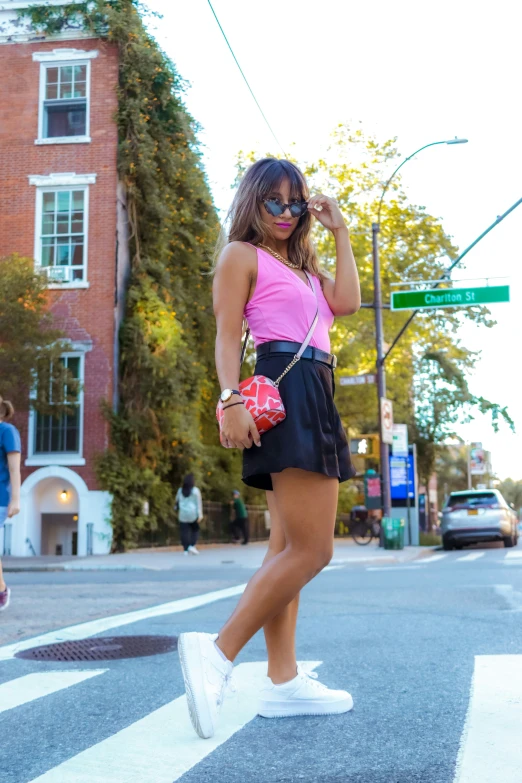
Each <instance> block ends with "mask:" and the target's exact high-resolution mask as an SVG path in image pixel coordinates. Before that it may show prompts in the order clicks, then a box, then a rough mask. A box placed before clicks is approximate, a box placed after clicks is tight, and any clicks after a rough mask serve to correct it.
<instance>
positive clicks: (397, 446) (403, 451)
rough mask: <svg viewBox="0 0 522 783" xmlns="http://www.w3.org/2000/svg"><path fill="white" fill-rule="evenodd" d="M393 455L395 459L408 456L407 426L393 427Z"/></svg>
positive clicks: (398, 425) (397, 425) (396, 425)
mask: <svg viewBox="0 0 522 783" xmlns="http://www.w3.org/2000/svg"><path fill="white" fill-rule="evenodd" d="M392 454H393V456H394V457H406V456H407V455H408V427H407V425H406V424H394V425H393V443H392Z"/></svg>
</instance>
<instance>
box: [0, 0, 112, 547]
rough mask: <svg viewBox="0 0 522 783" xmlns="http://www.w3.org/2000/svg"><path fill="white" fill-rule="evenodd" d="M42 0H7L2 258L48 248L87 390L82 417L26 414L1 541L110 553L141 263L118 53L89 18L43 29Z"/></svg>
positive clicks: (2, 17)
mask: <svg viewBox="0 0 522 783" xmlns="http://www.w3.org/2000/svg"><path fill="white" fill-rule="evenodd" d="M68 2H70V0H68ZM37 4H41V5H44V4H45V5H60V4H61V3H60V2H59V0H31V2H19V1H18V0H0V64H1V68H2V72H3V79H2V80H1V82H0V171H1V175H0V176H1V181H2V187H1V188H0V256H7V255H8V254H10V253H19V254H21V255H24V256H31V257H34V259H35V264H36V266H37V268H39V269H41V270H42V271H43V272H44V273H45V274H47V275H48V278H49V307H50V309H51V310H52V312H53V314H54V318H55V324H56V326H57V327H59V328H61V329H62V330H63V331H64V332H65V334H66V336H67V339H68V341H69V345H70V348H69V350H67V353H66V354H65V355H64V357H63V361H64V362H66V363H67V364H68V366H69V368H70V369H71V370H72V372H73V373H74V375H75V376H76V377H78V378H79V379H80V380H81V392H80V394H79V395H78V399H77V403H76V412H75V414H74V415H71V416H67V417H65V416H64V417H62V418H61V419H56V418H53V417H44V416H39V415H35V414H34V413H30V414H29V415H26V414H18V416H17V420H16V421H15V423H16V424H17V426H18V427H19V429H20V431H21V433H22V443H23V446H22V447H23V453H22V471H23V473H22V482H23V483H22V504H21V505H22V511H21V513H20V515H19V516H18V517H16V518H14V519H13V520H12V522H13V524H12V525H8V526H6V531H5V534H4V541H2V540H0V552H2V551H3V552H4V553H11V554H13V555H30V554H53V555H54V554H64V555H66V554H68V555H70V554H78V555H86V554H98V553H100V554H101V553H105V552H107V551H109V548H110V543H111V527H110V521H109V520H110V496H109V495H108V493H106V492H102V491H100V489H99V487H98V486H97V482H96V477H95V474H94V459H95V457H96V455H97V454H98V453H100V452H102V451H103V450H104V449H105V448H106V446H107V443H108V435H109V433H108V426H107V423H106V421H105V420H104V417H103V415H102V413H101V410H100V405H101V402H102V401H103V400H107V401H108V402H109V403H111V404H112V405H116V404H117V391H118V379H117V368H118V340H117V335H118V328H119V324H120V321H121V317H122V310H123V303H124V286H125V280H126V275H127V271H128V242H127V221H126V211H125V199H124V192H123V189H122V188H121V186H120V184H119V182H118V176H117V143H118V137H117V128H116V123H115V113H116V110H117V98H116V90H115V88H116V85H117V80H118V60H117V51H116V48H115V47H114V46H111V45H110V44H107V42H106V41H102V40H100V39H96V38H93V37H89V36H87V35H86V34H85V33H84V32H83V31H82V30H81V29H80V28H79V27H74V26H71V27H69V28H67V29H64V30H62V31H61V33H60V34H59V35H57V36H56V37H53V38H52V39H50V38H48V37H47V38H46V37H44V36H42V35H38V34H36V33H35V31H34V30H33V29H31V27H30V25H29V23H28V22H26V21H25V20H24V21H21V20H20V19H19V18H18V14H17V11H18V10H19V9H21V8H24V7H27V6H30V5H37ZM13 402H14V403H15V406H16V405H17V404H18V408H19V409H23V408H24V402H25V401H16V400H13Z"/></svg>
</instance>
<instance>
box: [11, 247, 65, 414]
mask: <svg viewBox="0 0 522 783" xmlns="http://www.w3.org/2000/svg"><path fill="white" fill-rule="evenodd" d="M66 349H67V342H66V341H65V339H64V335H63V333H62V332H61V331H59V330H58V329H55V328H54V327H53V317H52V314H51V313H50V312H49V310H48V301H47V278H46V277H45V276H44V275H42V274H40V273H39V272H36V271H35V267H34V261H33V260H32V259H30V258H22V257H21V256H17V255H11V256H7V257H6V258H1V259H0V395H2V397H4V399H11V400H12V401H13V403H14V404H15V407H22V408H23V407H25V405H26V401H27V400H28V390H29V389H33V395H32V396H30V397H29V404H30V405H32V407H33V408H34V409H35V410H37V411H38V412H39V413H42V414H44V415H45V414H47V415H53V416H56V417H59V416H61V415H63V414H64V413H68V412H70V409H69V405H68V403H70V402H72V401H73V400H74V399H75V396H76V393H77V390H78V385H77V382H76V381H75V380H74V379H73V378H72V377H71V376H70V373H69V371H68V370H67V369H66V368H64V366H63V364H62V362H61V361H60V357H61V355H62V354H63V353H64V351H65V350H66Z"/></svg>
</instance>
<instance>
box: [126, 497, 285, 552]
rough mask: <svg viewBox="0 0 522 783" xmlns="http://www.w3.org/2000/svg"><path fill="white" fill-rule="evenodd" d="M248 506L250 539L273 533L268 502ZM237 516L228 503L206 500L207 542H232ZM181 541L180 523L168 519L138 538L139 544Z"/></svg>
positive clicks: (204, 538)
mask: <svg viewBox="0 0 522 783" xmlns="http://www.w3.org/2000/svg"><path fill="white" fill-rule="evenodd" d="M246 509H247V512H248V519H249V522H250V540H251V541H266V540H267V539H268V538H269V536H270V529H269V527H267V522H266V520H265V512H266V511H267V508H266V506H256V505H247V507H246ZM233 517H234V513H233V511H232V509H231V508H230V506H229V504H228V503H215V502H213V501H204V502H203V522H202V523H201V528H200V536H199V539H200V541H201V542H205V543H207V544H227V543H229V542H231V541H232V530H231V523H232V520H233ZM179 543H180V536H179V525H178V524H177V523H175V524H166V523H165V524H163V525H160V527H159V528H158V529H157V530H154V531H149V532H147V533H144V534H143V536H142V537H141V539H140V540H139V542H138V547H160V546H178V545H179Z"/></svg>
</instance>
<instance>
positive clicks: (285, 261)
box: [259, 245, 301, 269]
mask: <svg viewBox="0 0 522 783" xmlns="http://www.w3.org/2000/svg"><path fill="white" fill-rule="evenodd" d="M259 247H262V248H263V250H266V252H267V253H270V255H271V256H274V258H277V260H278V261H281V263H282V264H284V265H285V266H288V267H290V269H301V267H300V266H299V264H294V263H293V262H292V261H289V260H288V259H287V258H283V256H280V255H279V253H276V251H275V250H272V248H271V247H267V245H259Z"/></svg>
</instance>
